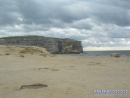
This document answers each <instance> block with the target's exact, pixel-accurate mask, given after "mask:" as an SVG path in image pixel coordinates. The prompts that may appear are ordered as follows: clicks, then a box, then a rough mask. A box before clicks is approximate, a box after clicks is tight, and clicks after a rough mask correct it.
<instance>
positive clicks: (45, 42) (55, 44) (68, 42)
mask: <svg viewBox="0 0 130 98" xmlns="http://www.w3.org/2000/svg"><path fill="white" fill-rule="evenodd" d="M0 45H26V46H40V47H44V48H46V49H47V50H48V51H49V52H51V53H82V52H83V49H82V45H81V41H76V40H72V39H60V38H52V37H44V36H15V37H3V38H0Z"/></svg>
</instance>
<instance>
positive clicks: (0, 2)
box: [0, 0, 130, 47]
mask: <svg viewBox="0 0 130 98" xmlns="http://www.w3.org/2000/svg"><path fill="white" fill-rule="evenodd" d="M129 5H130V0H26V1H25V0H0V36H9V35H11V34H12V35H31V34H32V35H43V36H51V37H61V38H65V37H69V38H72V39H77V40H81V41H82V42H83V46H84V47H85V46H116V45H119V46H121V45H122V46H123V45H124V46H125V45H130V44H129V41H128V40H126V39H129V38H130V32H129V31H130V28H129V27H130V6H129ZM72 29H74V31H73V30H72ZM121 38H124V39H125V41H122V40H121Z"/></svg>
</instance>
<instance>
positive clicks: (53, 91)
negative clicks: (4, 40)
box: [0, 49, 130, 98]
mask: <svg viewBox="0 0 130 98" xmlns="http://www.w3.org/2000/svg"><path fill="white" fill-rule="evenodd" d="M19 50H20V49H19ZM0 53H1V54H0V98H130V93H129V91H130V56H120V57H119V58H115V57H110V56H109V55H108V56H71V55H50V54H49V53H48V54H47V53H46V54H47V55H46V56H43V55H39V54H28V53H24V56H19V55H20V54H6V53H7V50H6V51H4V52H3V51H2V50H0ZM94 90H127V93H123V94H120V93H118V94H117V93H116V94H95V93H94Z"/></svg>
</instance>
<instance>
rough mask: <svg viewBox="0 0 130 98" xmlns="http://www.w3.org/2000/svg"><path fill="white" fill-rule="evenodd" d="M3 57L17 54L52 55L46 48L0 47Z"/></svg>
mask: <svg viewBox="0 0 130 98" xmlns="http://www.w3.org/2000/svg"><path fill="white" fill-rule="evenodd" d="M0 54H1V55H13V54H14V55H15V54H38V55H43V56H46V55H51V53H49V52H48V51H47V49H46V48H43V47H37V46H0Z"/></svg>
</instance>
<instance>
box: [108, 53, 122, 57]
mask: <svg viewBox="0 0 130 98" xmlns="http://www.w3.org/2000/svg"><path fill="white" fill-rule="evenodd" d="M110 56H111V57H115V58H119V57H120V54H119V53H112V54H110Z"/></svg>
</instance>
